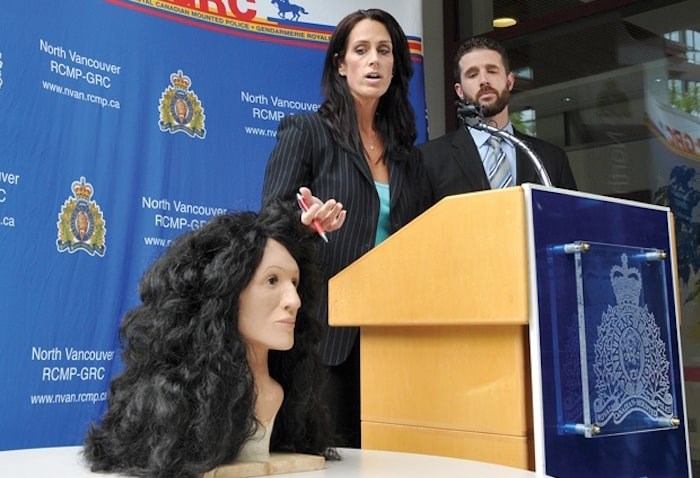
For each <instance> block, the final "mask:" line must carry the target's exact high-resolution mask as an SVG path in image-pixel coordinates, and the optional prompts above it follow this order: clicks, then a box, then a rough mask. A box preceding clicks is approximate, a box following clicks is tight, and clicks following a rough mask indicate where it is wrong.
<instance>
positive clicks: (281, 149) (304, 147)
mask: <svg viewBox="0 0 700 478" xmlns="http://www.w3.org/2000/svg"><path fill="white" fill-rule="evenodd" d="M388 164H389V191H390V194H391V213H390V214H391V230H392V233H393V232H394V231H396V230H398V229H399V228H400V227H402V226H404V225H405V224H406V223H408V222H409V221H411V220H412V219H413V218H415V217H416V216H418V215H419V214H420V213H421V212H423V210H424V209H425V203H426V193H425V191H426V189H425V187H426V183H425V171H424V170H423V165H422V162H421V160H420V152H419V151H418V150H417V149H414V150H413V153H412V154H411V155H410V156H409V157H408V158H406V160H403V161H392V160H391V158H389V163H388ZM301 186H307V187H309V188H311V191H312V192H313V194H314V196H316V197H318V198H321V199H322V200H324V201H325V200H327V199H330V198H334V199H336V200H338V201H340V202H341V203H342V204H343V206H344V207H345V209H346V210H347V217H346V219H345V224H344V225H343V227H342V228H340V229H339V230H338V231H334V232H332V233H330V234H328V241H329V242H328V244H326V243H324V242H323V241H322V240H320V239H319V246H318V248H319V261H320V264H319V265H320V268H321V271H322V276H323V291H322V296H321V297H322V298H323V300H322V301H321V307H320V311H319V320H321V322H322V323H323V324H324V329H325V332H324V335H323V339H322V342H321V348H320V352H321V356H322V358H323V361H324V363H326V364H327V365H337V364H339V363H342V362H344V361H345V359H346V358H347V356H348V354H349V353H350V349H351V348H352V345H353V344H354V341H355V339H356V337H357V328H355V327H328V320H327V316H328V279H330V278H331V277H333V276H334V275H335V274H336V273H338V272H339V271H340V270H341V269H343V268H344V267H346V266H347V265H349V264H350V263H352V262H353V261H355V260H356V259H357V258H359V257H360V256H361V255H363V254H364V253H365V252H367V251H369V250H370V249H372V247H374V240H375V235H376V230H377V220H378V217H379V197H378V196H377V190H376V187H375V185H374V180H373V179H372V173H371V172H370V170H369V166H368V165H367V162H366V160H365V158H363V157H361V156H359V155H357V154H354V153H351V152H349V151H347V150H345V149H343V148H342V147H340V146H339V145H337V144H336V143H335V142H334V141H333V138H332V136H331V131H330V129H329V128H328V126H327V125H326V123H325V120H323V119H322V118H321V116H319V115H318V114H317V113H312V114H300V115H293V116H287V117H285V118H284V119H283V120H282V122H281V123H280V125H279V128H278V130H277V144H276V146H275V148H274V149H273V151H272V153H271V154H270V158H269V160H268V163H267V167H266V169H265V181H264V184H263V203H265V202H267V201H268V200H270V199H272V198H278V197H281V198H284V199H288V200H289V201H296V199H295V194H296V192H297V191H298V190H299V188H300V187H301Z"/></svg>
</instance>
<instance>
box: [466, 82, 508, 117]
mask: <svg viewBox="0 0 700 478" xmlns="http://www.w3.org/2000/svg"><path fill="white" fill-rule="evenodd" d="M482 92H489V93H495V94H496V101H494V102H493V103H491V104H488V105H485V104H483V103H479V101H478V100H477V99H476V98H473V97H471V96H469V95H464V96H465V99H466V101H467V102H469V103H473V104H475V105H479V106H481V112H482V114H483V115H484V116H485V117H486V118H491V117H493V116H496V115H497V114H498V113H500V112H501V111H503V110H504V109H505V107H506V106H508V102H509V101H510V90H509V89H508V88H507V87H506V88H503V90H501V92H500V93H499V92H498V91H496V90H494V89H493V88H484V89H482V90H479V93H482ZM477 95H478V94H477Z"/></svg>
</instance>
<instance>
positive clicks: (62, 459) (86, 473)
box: [0, 446, 543, 478]
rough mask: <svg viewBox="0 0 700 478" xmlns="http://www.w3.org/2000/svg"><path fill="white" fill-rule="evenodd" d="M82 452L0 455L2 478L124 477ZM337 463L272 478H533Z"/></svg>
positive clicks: (491, 471)
mask: <svg viewBox="0 0 700 478" xmlns="http://www.w3.org/2000/svg"><path fill="white" fill-rule="evenodd" d="M81 451H82V447H79V446H74V447H57V448H36V449H28V450H11V451H2V452H0V477H2V478H25V477H26V478H44V477H46V478H96V477H100V476H101V477H103V478H104V477H107V476H114V477H116V476H123V475H117V474H104V473H92V472H90V470H89V469H88V468H87V467H86V466H85V465H84V463H83V461H82V457H81ZM338 451H339V452H340V454H341V456H342V457H343V459H342V460H341V461H328V462H326V469H325V470H318V471H308V472H300V473H285V474H280V475H271V476H272V477H276V478H369V477H372V478H384V477H388V478H393V477H396V478H399V477H400V478H447V477H449V478H455V477H475V478H476V477H488V478H532V477H538V476H539V477H541V476H543V475H538V474H536V473H534V472H532V471H526V470H519V469H517V468H510V467H506V466H501V465H492V464H489V463H481V462H477V461H470V460H461V459H457V458H445V457H439V456H430V455H418V454H412V453H398V452H388V451H376V450H356V449H350V448H341V449H339V450H338Z"/></svg>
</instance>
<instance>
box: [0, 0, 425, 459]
mask: <svg viewBox="0 0 700 478" xmlns="http://www.w3.org/2000/svg"><path fill="white" fill-rule="evenodd" d="M203 3H205V4H207V3H208V4H209V5H210V6H211V8H212V9H211V11H209V10H207V11H204V8H205V7H201V8H200V2H196V1H192V0H169V1H157V0H113V1H99V0H71V1H70V2H57V1H49V0H36V1H33V2H31V3H25V2H7V3H6V4H4V5H3V11H2V14H0V105H1V111H2V112H3V117H4V118H3V121H2V122H0V249H1V250H2V253H1V254H0V424H1V426H0V428H1V430H2V433H0V450H3V449H14V448H31V447H42V446H56V445H71V444H77V443H80V442H81V441H82V438H83V435H84V432H85V429H86V426H87V424H88V423H89V422H90V421H92V420H94V419H95V418H97V417H99V415H100V414H101V413H102V411H103V409H104V406H105V398H106V391H107V388H108V384H109V381H110V378H111V376H112V375H113V374H114V373H115V371H116V370H118V368H119V360H118V355H119V347H118V344H117V342H116V335H117V328H118V324H119V322H120V320H121V318H122V316H123V314H124V312H125V311H126V310H127V309H129V308H130V307H132V306H134V305H135V304H136V302H137V284H138V280H139V278H140V277H141V275H142V273H143V271H144V270H145V268H146V267H147V266H148V265H149V264H150V263H151V262H152V261H153V259H154V257H156V256H157V255H158V254H160V253H161V252H162V251H163V250H164V247H165V246H167V244H168V243H169V241H171V240H172V239H173V238H174V237H176V236H177V235H179V234H181V233H183V232H185V231H187V230H190V229H195V228H197V227H199V226H200V225H201V224H202V223H204V222H206V221H207V220H208V219H210V218H211V217H212V216H214V215H216V214H219V213H221V212H224V211H227V210H239V209H257V208H258V207H259V204H260V190H261V185H262V178H263V171H264V166H265V162H266V160H267V156H268V154H269V151H270V150H271V149H272V147H273V145H274V141H275V132H276V129H277V124H278V123H279V120H280V119H281V118H282V117H283V116H284V115H289V114H294V113H300V112H304V111H313V110H315V109H316V108H317V107H318V104H319V102H320V91H319V86H318V85H319V79H320V72H321V67H322V62H323V55H324V51H325V45H326V43H327V40H328V37H329V35H330V33H331V32H332V29H333V25H335V23H336V22H337V21H338V20H339V19H340V18H342V17H343V16H344V15H345V14H347V13H349V12H350V11H351V10H353V9H354V8H358V7H360V6H361V7H368V6H379V7H382V2H372V5H363V3H366V2H362V1H355V2H343V3H344V4H346V3H351V4H352V5H344V7H343V9H338V8H337V6H336V8H335V9H333V8H331V7H332V6H328V5H326V4H325V3H328V2H325V3H324V2H322V1H319V0H307V1H301V2H297V3H299V5H293V6H297V7H301V10H303V12H301V11H300V10H298V9H297V12H296V13H297V14H299V16H298V17H295V16H294V15H293V14H294V12H283V11H281V10H280V9H278V5H280V4H279V3H272V2H270V1H267V0H264V1H263V0H257V1H255V0H248V1H246V2H243V1H239V2H235V1H233V0H231V1H227V0H220V1H216V2H203ZM384 3H386V4H387V5H386V6H385V8H386V9H387V10H389V11H391V12H392V13H393V14H394V15H395V16H396V17H397V19H399V21H400V22H402V24H404V19H405V18H410V17H418V16H419V15H418V14H417V11H420V1H419V0H413V1H411V2H408V3H406V2H396V1H393V2H392V1H385V2H384ZM402 16H403V17H402ZM405 28H406V27H405ZM406 30H407V33H408V34H409V36H411V47H412V52H413V58H414V60H415V61H414V66H415V75H414V78H413V82H412V86H411V87H412V101H413V103H414V108H415V110H416V112H417V113H419V114H418V118H417V120H418V124H419V139H418V141H419V142H422V141H424V140H425V138H426V130H427V128H426V121H425V117H424V114H423V112H424V111H425V103H424V88H423V70H422V59H421V55H422V51H421V41H420V31H419V27H418V28H416V27H413V26H410V27H409V28H406Z"/></svg>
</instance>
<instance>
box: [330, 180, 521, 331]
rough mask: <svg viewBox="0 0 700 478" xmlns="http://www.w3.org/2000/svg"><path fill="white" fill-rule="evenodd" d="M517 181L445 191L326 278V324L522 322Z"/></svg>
mask: <svg viewBox="0 0 700 478" xmlns="http://www.w3.org/2000/svg"><path fill="white" fill-rule="evenodd" d="M526 220H527V218H526V210H525V199H524V192H523V188H522V187H513V188H507V189H501V190H490V191H481V192H475V193H468V194H461V195H456V196H449V197H446V198H444V199H442V200H441V201H440V202H438V203H437V204H435V205H434V206H433V207H431V208H430V209H428V210H427V211H425V212H424V213H423V214H421V215H420V216H419V217H417V218H415V219H414V220H413V221H411V222H410V223H409V224H407V225H406V226H404V227H403V228H402V229H401V230H399V231H397V232H396V233H394V234H393V235H392V236H391V237H389V238H388V239H387V240H385V241H384V242H383V243H381V244H380V245H379V246H377V247H375V248H374V249H372V250H371V251H369V252H368V253H367V254H365V255H364V256H362V257H360V258H359V259H358V260H357V261H355V262H354V263H352V264H350V265H349V266H348V267H347V268H345V269H344V270H342V271H341V272H339V273H338V274H337V275H335V276H334V277H333V278H331V280H330V282H329V292H328V295H329V301H328V307H329V312H328V313H329V323H330V324H331V325H333V326H372V325H375V326H384V325H464V324H472V325H494V324H500V325H504V324H527V323H528V269H527V258H528V249H527V234H526Z"/></svg>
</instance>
